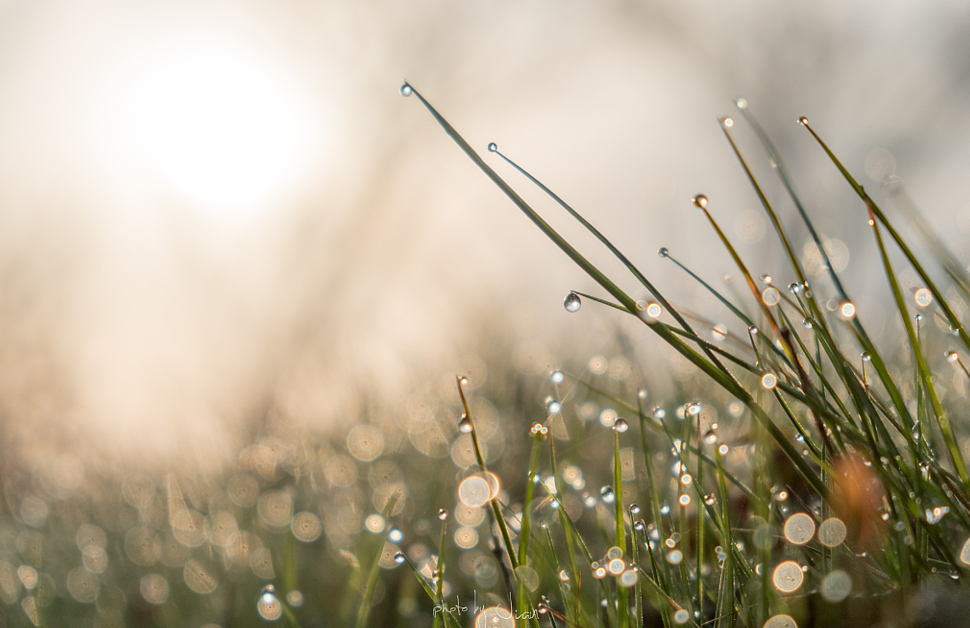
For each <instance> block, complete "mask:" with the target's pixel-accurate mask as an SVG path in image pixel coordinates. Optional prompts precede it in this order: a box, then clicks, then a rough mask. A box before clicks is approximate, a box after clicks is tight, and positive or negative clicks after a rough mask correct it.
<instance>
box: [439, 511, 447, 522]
mask: <svg viewBox="0 0 970 628" xmlns="http://www.w3.org/2000/svg"><path fill="white" fill-rule="evenodd" d="M447 518H448V511H447V510H445V509H444V508H439V509H438V519H440V520H442V521H444V520H445V519H447Z"/></svg>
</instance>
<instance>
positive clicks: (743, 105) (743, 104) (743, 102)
mask: <svg viewBox="0 0 970 628" xmlns="http://www.w3.org/2000/svg"><path fill="white" fill-rule="evenodd" d="M734 104H735V105H737V108H738V109H747V108H748V101H747V99H745V98H738V99H737V100H735V101H734Z"/></svg>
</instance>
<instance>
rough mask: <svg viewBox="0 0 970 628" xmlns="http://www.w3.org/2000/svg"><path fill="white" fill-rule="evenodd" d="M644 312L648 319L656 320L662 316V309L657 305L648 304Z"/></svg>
mask: <svg viewBox="0 0 970 628" xmlns="http://www.w3.org/2000/svg"><path fill="white" fill-rule="evenodd" d="M645 311H646V313H647V316H649V317H650V318H658V317H659V316H660V315H661V314H663V308H662V307H660V304H659V303H648V304H647V308H646V310H645Z"/></svg>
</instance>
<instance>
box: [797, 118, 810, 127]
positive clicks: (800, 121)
mask: <svg viewBox="0 0 970 628" xmlns="http://www.w3.org/2000/svg"><path fill="white" fill-rule="evenodd" d="M798 124H800V125H802V126H808V118H806V117H805V116H802V117H801V118H799V119H798Z"/></svg>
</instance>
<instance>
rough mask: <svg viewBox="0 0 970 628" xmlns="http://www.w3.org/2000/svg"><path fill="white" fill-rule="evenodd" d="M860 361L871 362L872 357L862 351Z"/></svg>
mask: <svg viewBox="0 0 970 628" xmlns="http://www.w3.org/2000/svg"><path fill="white" fill-rule="evenodd" d="M862 361H863V362H872V356H871V355H869V353H868V352H866V351H863V353H862Z"/></svg>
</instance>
